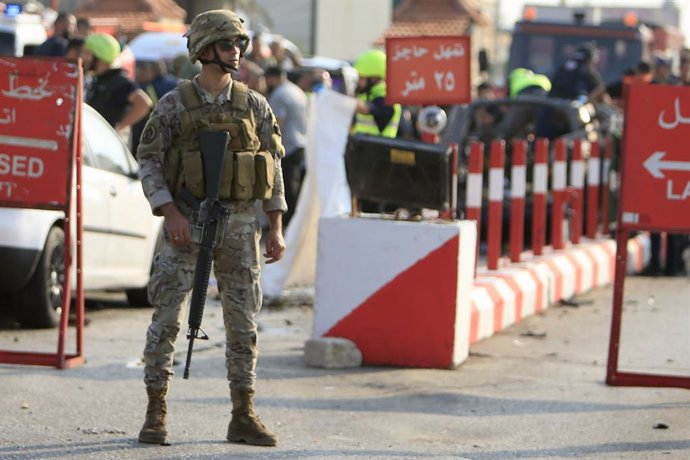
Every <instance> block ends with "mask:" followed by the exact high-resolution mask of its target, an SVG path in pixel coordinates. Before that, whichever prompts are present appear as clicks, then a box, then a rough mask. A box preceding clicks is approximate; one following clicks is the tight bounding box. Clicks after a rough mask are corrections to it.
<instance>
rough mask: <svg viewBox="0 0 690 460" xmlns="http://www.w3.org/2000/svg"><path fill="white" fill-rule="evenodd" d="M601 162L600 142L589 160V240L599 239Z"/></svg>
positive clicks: (591, 152) (596, 144)
mask: <svg viewBox="0 0 690 460" xmlns="http://www.w3.org/2000/svg"><path fill="white" fill-rule="evenodd" d="M600 171H601V161H600V160H599V141H597V142H594V143H593V144H592V149H591V151H590V153H589V160H587V238H591V239H594V238H596V237H597V230H598V226H599V184H600V183H601V180H600V177H599V176H600Z"/></svg>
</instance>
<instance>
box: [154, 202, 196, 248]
mask: <svg viewBox="0 0 690 460" xmlns="http://www.w3.org/2000/svg"><path fill="white" fill-rule="evenodd" d="M161 211H162V212H163V216H164V217H165V231H166V232H167V234H168V240H169V241H170V242H171V243H172V244H173V245H175V246H185V245H187V244H189V243H190V242H191V232H190V231H189V219H187V217H186V216H185V215H184V214H182V213H181V212H180V210H179V209H177V206H175V203H166V204H164V205H163V206H162V207H161Z"/></svg>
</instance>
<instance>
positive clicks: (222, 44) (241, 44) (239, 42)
mask: <svg viewBox="0 0 690 460" xmlns="http://www.w3.org/2000/svg"><path fill="white" fill-rule="evenodd" d="M216 43H217V44H218V48H220V49H221V51H232V49H233V48H235V47H237V48H239V50H240V51H242V52H244V50H246V49H247V46H249V39H247V38H244V37H238V38H235V39H233V40H229V39H225V40H218V41H217V42H216Z"/></svg>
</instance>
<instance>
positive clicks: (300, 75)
mask: <svg viewBox="0 0 690 460" xmlns="http://www.w3.org/2000/svg"><path fill="white" fill-rule="evenodd" d="M125 45H126V43H125V40H124V39H123V38H121V37H118V38H116V37H114V36H112V35H110V34H107V33H102V32H97V33H93V32H92V31H91V28H90V24H89V21H88V19H86V18H80V19H77V18H75V17H74V16H73V15H72V14H69V13H65V12H62V13H59V14H58V15H57V17H56V19H55V21H54V23H53V31H52V34H51V36H50V37H49V38H48V39H47V40H46V41H45V42H44V43H43V44H41V45H39V46H38V47H36V49H35V50H34V52H33V54H34V55H36V56H51V57H65V58H67V59H70V60H75V61H76V60H77V59H79V58H81V60H82V66H83V69H84V101H85V102H86V103H87V104H89V105H91V106H92V107H94V108H95V109H96V110H97V111H98V112H99V113H100V114H101V115H102V116H103V117H104V118H105V119H106V120H107V121H108V122H109V123H110V124H111V125H112V126H113V128H115V129H116V130H117V131H118V133H119V134H120V135H121V136H122V137H123V139H125V140H126V141H127V142H128V144H129V147H130V149H131V151H132V152H134V153H135V154H136V152H137V149H138V147H139V144H140V139H141V134H142V132H143V129H144V126H145V124H146V121H147V119H148V118H149V116H150V114H151V113H152V111H153V109H154V107H155V106H156V104H157V103H158V101H159V100H160V99H161V98H162V97H163V96H164V95H165V94H167V93H168V92H170V91H172V90H173V89H175V88H176V87H177V85H178V84H179V83H180V82H181V81H184V80H189V79H192V78H194V77H195V76H196V75H198V74H199V72H200V70H201V64H200V63H199V62H196V63H192V62H190V59H189V57H188V56H187V55H186V54H183V55H180V56H178V57H176V58H175V59H174V60H172V61H171V62H167V61H165V60H163V59H162V58H161V59H155V60H154V59H150V58H147V59H136V56H135V59H136V62H135V66H134V75H131V74H128V72H126V71H125V70H124V69H122V68H121V67H120V66H119V65H118V63H117V61H118V57H119V56H120V54H121V53H122V51H123V49H124V47H125ZM232 74H233V78H235V79H236V80H238V81H242V82H245V83H246V84H247V86H248V87H249V88H250V89H252V90H255V91H257V92H258V93H260V94H261V95H263V96H265V97H266V98H267V99H268V102H269V104H270V106H271V108H272V109H273V111H274V112H275V114H276V117H277V121H278V123H279V125H280V129H281V133H282V136H283V142H284V144H285V148H286V156H285V159H284V161H283V162H282V167H283V174H284V177H285V185H286V199H287V202H288V212H287V213H286V215H285V216H284V218H283V223H284V225H287V224H288V223H289V221H290V218H291V217H292V214H293V212H294V209H295V206H296V203H297V197H298V195H299V191H300V189H301V184H302V182H303V179H304V175H305V172H306V164H305V157H304V147H305V144H306V124H307V123H306V117H307V101H308V96H309V94H311V93H312V92H318V91H320V90H321V89H322V88H328V87H331V85H332V80H331V76H330V74H329V72H328V71H327V70H325V69H322V68H311V67H310V68H303V67H302V54H301V52H300V50H299V49H297V48H296V47H295V46H294V45H293V44H291V43H290V42H288V41H287V40H285V39H283V38H282V37H280V36H276V35H270V41H269V40H266V35H265V34H263V33H260V32H257V33H254V34H253V36H252V38H251V43H250V45H249V46H248V49H247V52H246V54H245V56H244V59H242V61H241V63H240V65H239V68H238V69H237V70H233V72H232Z"/></svg>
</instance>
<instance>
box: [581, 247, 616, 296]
mask: <svg viewBox="0 0 690 460" xmlns="http://www.w3.org/2000/svg"><path fill="white" fill-rule="evenodd" d="M586 251H587V252H588V253H589V254H590V255H591V256H592V258H593V259H594V263H595V264H596V266H597V279H596V280H595V283H596V287H601V286H605V285H607V284H609V283H610V282H611V281H613V279H611V276H610V273H611V262H612V260H611V258H610V257H609V255H608V253H607V252H606V250H605V249H604V247H603V245H602V244H601V243H600V242H599V243H596V244H592V245H590V246H588V247H587V249H586Z"/></svg>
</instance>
